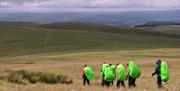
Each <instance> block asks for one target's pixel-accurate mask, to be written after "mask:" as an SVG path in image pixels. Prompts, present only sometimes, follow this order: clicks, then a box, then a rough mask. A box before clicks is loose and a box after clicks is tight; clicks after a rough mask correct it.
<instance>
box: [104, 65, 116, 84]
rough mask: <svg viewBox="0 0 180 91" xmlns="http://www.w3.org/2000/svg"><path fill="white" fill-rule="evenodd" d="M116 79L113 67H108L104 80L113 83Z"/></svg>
mask: <svg viewBox="0 0 180 91" xmlns="http://www.w3.org/2000/svg"><path fill="white" fill-rule="evenodd" d="M114 79H115V75H114V72H113V70H112V68H111V67H106V68H105V70H104V80H105V81H108V82H111V81H113V80H114Z"/></svg>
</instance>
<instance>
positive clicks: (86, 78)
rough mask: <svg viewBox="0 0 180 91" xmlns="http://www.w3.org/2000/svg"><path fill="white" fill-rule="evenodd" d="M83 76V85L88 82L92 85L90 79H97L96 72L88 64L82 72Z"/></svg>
mask: <svg viewBox="0 0 180 91" xmlns="http://www.w3.org/2000/svg"><path fill="white" fill-rule="evenodd" d="M81 76H82V78H83V85H86V82H87V84H88V85H90V80H94V79H95V74H94V72H93V70H92V69H91V68H90V67H89V66H87V65H86V64H85V65H84V67H83V70H82V72H81Z"/></svg>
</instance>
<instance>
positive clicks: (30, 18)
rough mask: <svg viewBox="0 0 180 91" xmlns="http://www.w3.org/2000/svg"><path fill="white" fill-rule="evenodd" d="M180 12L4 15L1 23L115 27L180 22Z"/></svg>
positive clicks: (0, 16)
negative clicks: (151, 22) (156, 22)
mask: <svg viewBox="0 0 180 91" xmlns="http://www.w3.org/2000/svg"><path fill="white" fill-rule="evenodd" d="M179 12H180V10H169V11H168V10H167V11H131V12H130V11H129V12H120V11H109V12H59V13H28V12H24V13H2V12H1V15H0V21H10V22H12V21H24V22H38V23H48V22H74V21H78V22H82V23H95V24H108V25H115V26H134V25H141V24H144V23H146V22H149V21H172V22H177V21H180V18H179V17H180V14H179Z"/></svg>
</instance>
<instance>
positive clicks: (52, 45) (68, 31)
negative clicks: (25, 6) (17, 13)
mask: <svg viewBox="0 0 180 91" xmlns="http://www.w3.org/2000/svg"><path fill="white" fill-rule="evenodd" d="M0 27H1V29H0V44H1V45H0V50H1V51H0V56H1V57H2V56H17V55H27V54H28V55H31V54H41V53H54V52H58V53H62V54H64V53H74V52H75V53H76V52H83V51H84V52H90V51H112V50H144V49H156V48H178V47H179V45H180V39H178V37H174V35H173V34H170V35H169V34H168V35H167V34H161V33H157V34H156V33H151V32H143V31H139V30H137V29H130V28H119V27H112V26H107V25H95V24H81V23H51V24H34V23H29V22H6V23H4V22H1V23H0Z"/></svg>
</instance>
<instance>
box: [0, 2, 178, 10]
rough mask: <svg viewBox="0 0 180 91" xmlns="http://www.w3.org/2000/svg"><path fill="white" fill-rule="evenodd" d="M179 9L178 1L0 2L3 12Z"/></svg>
mask: <svg viewBox="0 0 180 91" xmlns="http://www.w3.org/2000/svg"><path fill="white" fill-rule="evenodd" d="M177 8H180V0H0V9H1V11H3V12H26V11H27V12H28V11H31V12H45V11H66V10H98V9H103V10H125V11H126V10H138V9H139V10H141V9H142V10H146V9H151V10H158V9H165V10H166V9H177Z"/></svg>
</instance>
